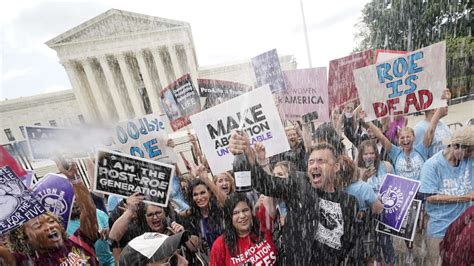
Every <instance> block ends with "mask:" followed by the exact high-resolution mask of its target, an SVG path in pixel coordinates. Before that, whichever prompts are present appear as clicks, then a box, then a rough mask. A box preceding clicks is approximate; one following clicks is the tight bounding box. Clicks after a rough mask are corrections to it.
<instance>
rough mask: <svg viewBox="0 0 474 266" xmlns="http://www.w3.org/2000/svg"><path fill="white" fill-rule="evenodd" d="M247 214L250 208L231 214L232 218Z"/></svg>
mask: <svg viewBox="0 0 474 266" xmlns="http://www.w3.org/2000/svg"><path fill="white" fill-rule="evenodd" d="M247 212H250V208H248V207H247V208H243V209H242V210H240V211H234V212H233V213H232V216H236V215H239V214H240V213H243V214H245V213H247Z"/></svg>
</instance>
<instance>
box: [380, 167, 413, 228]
mask: <svg viewBox="0 0 474 266" xmlns="http://www.w3.org/2000/svg"><path fill="white" fill-rule="evenodd" d="M419 187H420V181H417V180H412V179H408V178H405V177H401V176H397V175H392V174H387V175H386V176H385V179H384V181H383V183H382V186H380V191H379V193H380V197H381V199H382V204H383V211H382V214H381V220H380V222H381V223H382V224H384V225H386V226H387V227H390V228H392V229H394V230H396V231H397V232H398V231H400V228H401V226H402V224H403V219H405V216H406V215H407V213H408V209H409V208H410V206H411V204H412V201H413V199H414V198H415V195H416V192H417V191H418V188H419Z"/></svg>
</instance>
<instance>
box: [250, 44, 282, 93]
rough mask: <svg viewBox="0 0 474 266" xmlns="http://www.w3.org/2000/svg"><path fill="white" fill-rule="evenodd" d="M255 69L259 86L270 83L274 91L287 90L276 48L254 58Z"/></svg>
mask: <svg viewBox="0 0 474 266" xmlns="http://www.w3.org/2000/svg"><path fill="white" fill-rule="evenodd" d="M252 66H253V71H254V72H255V78H257V86H255V87H261V86H264V85H267V84H268V85H269V86H270V90H271V91H272V93H275V92H280V91H283V90H286V85H285V79H284V78H283V73H282V72H281V67H280V60H279V59H278V54H277V51H276V49H273V50H270V51H268V52H265V53H263V54H261V55H258V56H256V57H254V58H252Z"/></svg>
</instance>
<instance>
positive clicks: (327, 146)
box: [308, 142, 339, 161]
mask: <svg viewBox="0 0 474 266" xmlns="http://www.w3.org/2000/svg"><path fill="white" fill-rule="evenodd" d="M319 150H330V151H331V152H332V155H333V156H334V161H337V157H339V154H337V153H336V150H335V149H334V146H332V145H331V144H329V143H327V142H319V143H316V144H314V145H313V146H311V148H310V149H309V153H308V154H310V155H311V153H313V151H319Z"/></svg>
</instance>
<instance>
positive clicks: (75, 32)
mask: <svg viewBox="0 0 474 266" xmlns="http://www.w3.org/2000/svg"><path fill="white" fill-rule="evenodd" d="M183 26H188V23H186V22H182V21H176V20H170V19H165V18H160V17H153V16H147V15H142V14H138V13H133V12H128V11H123V10H118V9H110V10H109V11H107V12H105V13H102V14H100V15H98V16H96V17H94V18H92V19H90V20H88V21H86V22H84V23H82V24H80V25H79V26H77V27H74V28H73V29H71V30H68V31H66V32H65V33H63V34H61V35H59V36H57V37H55V38H53V39H51V40H49V41H48V42H46V44H47V45H48V46H49V47H51V48H52V47H54V46H57V45H64V44H68V43H78V42H85V41H96V40H101V39H107V38H110V37H118V36H124V35H130V34H131V33H141V32H157V31H161V30H169V29H172V28H176V27H183Z"/></svg>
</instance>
